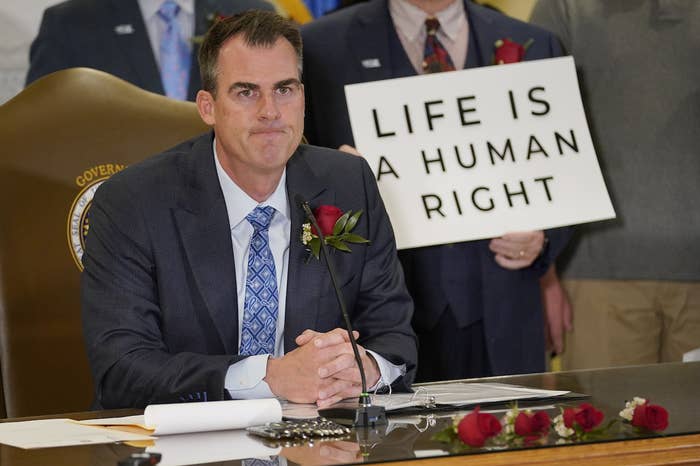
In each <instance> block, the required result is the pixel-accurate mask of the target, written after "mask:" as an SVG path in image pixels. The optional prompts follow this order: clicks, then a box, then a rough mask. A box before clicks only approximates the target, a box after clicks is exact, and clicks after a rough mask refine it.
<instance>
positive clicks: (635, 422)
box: [620, 396, 668, 432]
mask: <svg viewBox="0 0 700 466" xmlns="http://www.w3.org/2000/svg"><path fill="white" fill-rule="evenodd" d="M620 417H621V418H622V419H623V420H624V421H625V422H628V423H629V424H631V425H632V426H634V427H636V428H637V429H640V430H646V431H651V432H661V431H663V430H666V428H667V427H668V411H666V408H664V407H663V406H659V405H653V404H651V403H649V401H648V400H646V399H644V398H640V397H637V396H636V397H634V398H633V399H632V401H628V402H626V403H625V409H623V410H622V411H620Z"/></svg>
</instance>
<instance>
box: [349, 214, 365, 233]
mask: <svg viewBox="0 0 700 466" xmlns="http://www.w3.org/2000/svg"><path fill="white" fill-rule="evenodd" d="M350 213H352V211H351V210H350V211H348V214H350ZM360 215H362V211H361V210H358V211H357V212H355V213H354V214H352V215H351V216H350V218H349V219H348V223H346V224H345V233H350V232H351V231H352V229H353V228H355V225H357V221H358V220H359V219H360Z"/></svg>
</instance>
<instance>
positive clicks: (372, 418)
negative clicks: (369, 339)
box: [294, 194, 387, 427]
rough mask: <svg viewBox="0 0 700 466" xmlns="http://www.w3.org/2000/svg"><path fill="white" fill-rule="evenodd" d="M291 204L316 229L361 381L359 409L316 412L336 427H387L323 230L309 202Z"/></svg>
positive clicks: (297, 197) (299, 198)
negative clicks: (371, 390)
mask: <svg viewBox="0 0 700 466" xmlns="http://www.w3.org/2000/svg"><path fill="white" fill-rule="evenodd" d="M294 202H295V203H296V204H298V205H300V206H301V208H302V209H303V210H304V214H306V217H307V218H308V219H309V221H310V222H311V224H312V225H313V227H314V228H315V229H316V234H317V235H318V238H319V240H320V242H321V254H322V255H323V257H324V258H325V259H326V268H327V269H328V274H329V275H330V276H331V282H332V283H333V289H334V290H335V297H336V298H337V299H338V305H339V306H340V312H341V313H342V315H343V320H345V330H347V332H348V337H349V339H350V345H351V346H352V352H353V354H354V355H355V362H356V363H357V367H358V368H359V369H360V379H361V382H362V393H360V399H359V400H358V402H359V406H341V405H335V406H334V407H330V408H325V409H319V410H318V414H319V415H320V416H323V417H325V418H327V419H331V420H333V421H335V422H338V423H339V424H345V425H352V426H354V427H368V426H375V425H382V424H386V423H387V420H386V410H385V409H384V406H374V405H372V398H371V397H370V395H369V393H368V392H367V380H366V378H365V368H364V365H363V364H362V358H360V352H359V351H358V349H357V343H356V342H355V338H354V337H353V334H352V332H353V329H352V322H350V316H349V315H348V311H347V309H346V307H345V300H344V299H343V292H342V291H341V290H340V287H339V286H338V279H337V277H336V275H335V269H334V267H333V263H332V262H331V257H330V254H328V247H327V246H326V239H325V238H324V236H323V231H321V227H319V226H318V222H317V221H316V216H315V215H314V213H313V212H312V211H311V207H309V203H308V202H306V201H305V200H304V198H303V197H302V196H301V195H299V194H297V195H295V196H294Z"/></svg>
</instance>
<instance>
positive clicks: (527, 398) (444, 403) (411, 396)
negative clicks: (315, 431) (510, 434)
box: [282, 382, 584, 419]
mask: <svg viewBox="0 0 700 466" xmlns="http://www.w3.org/2000/svg"><path fill="white" fill-rule="evenodd" d="M413 389H414V392H413V393H392V394H381V395H372V403H374V404H375V405H378V406H384V407H385V408H386V411H387V415H392V414H414V413H419V414H424V413H427V412H431V411H446V410H455V409H468V408H470V407H474V406H477V405H480V406H489V405H494V404H500V405H505V404H508V403H510V402H523V403H524V402H527V403H530V402H552V401H557V400H556V399H560V398H563V397H568V396H570V395H572V396H573V397H574V398H580V397H582V396H584V395H580V394H571V393H570V392H568V391H566V390H543V389H539V388H528V387H522V386H519V385H510V384H503V383H481V382H447V383H434V384H425V385H414V386H413ZM562 401H564V400H563V399H562ZM346 403H347V404H348V406H350V405H357V400H356V399H353V400H346V401H344V402H341V403H339V404H338V405H340V406H344V405H345V404H346ZM282 413H283V415H284V417H286V418H295V419H300V418H310V417H314V416H316V415H317V414H316V406H315V405H299V404H295V403H285V404H284V406H283V408H282Z"/></svg>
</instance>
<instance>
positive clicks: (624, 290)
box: [562, 280, 700, 370]
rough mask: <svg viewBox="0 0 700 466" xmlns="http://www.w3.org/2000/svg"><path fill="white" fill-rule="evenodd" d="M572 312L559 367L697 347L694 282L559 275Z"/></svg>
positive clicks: (698, 306)
mask: <svg viewBox="0 0 700 466" xmlns="http://www.w3.org/2000/svg"><path fill="white" fill-rule="evenodd" d="M564 287H565V288H566V291H567V293H568V294H569V299H570V300H571V305H572V308H573V313H574V331H573V332H572V333H570V334H568V335H567V338H566V347H565V351H564V354H563V356H562V368H563V369H564V370H570V369H588V368H596V367H610V366H622V365H632V364H650V363H656V362H669V361H681V359H682V356H683V353H685V352H686V351H689V350H691V349H695V348H698V347H700V283H698V282H661V281H633V280H565V281H564Z"/></svg>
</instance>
